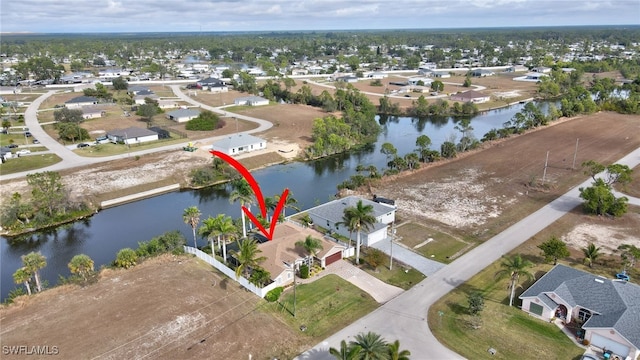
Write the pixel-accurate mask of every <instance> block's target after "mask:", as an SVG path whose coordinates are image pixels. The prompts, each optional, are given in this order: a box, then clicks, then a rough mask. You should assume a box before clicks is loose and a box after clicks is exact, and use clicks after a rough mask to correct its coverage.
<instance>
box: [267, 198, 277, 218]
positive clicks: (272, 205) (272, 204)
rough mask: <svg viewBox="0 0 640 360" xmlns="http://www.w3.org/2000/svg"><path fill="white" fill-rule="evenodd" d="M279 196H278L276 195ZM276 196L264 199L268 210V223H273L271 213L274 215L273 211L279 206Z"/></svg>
mask: <svg viewBox="0 0 640 360" xmlns="http://www.w3.org/2000/svg"><path fill="white" fill-rule="evenodd" d="M276 196H277V195H276ZM276 196H273V197H269V196H267V197H266V198H264V206H265V207H266V208H267V222H269V221H271V218H270V217H269V213H273V211H274V210H275V209H276V207H277V206H278V201H277V200H276Z"/></svg>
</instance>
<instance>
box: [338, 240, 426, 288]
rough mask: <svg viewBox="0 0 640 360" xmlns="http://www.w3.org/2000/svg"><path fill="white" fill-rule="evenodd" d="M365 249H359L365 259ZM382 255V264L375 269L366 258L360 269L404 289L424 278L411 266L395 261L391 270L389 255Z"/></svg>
mask: <svg viewBox="0 0 640 360" xmlns="http://www.w3.org/2000/svg"><path fill="white" fill-rule="evenodd" d="M367 250H368V249H367V248H365V247H363V248H362V249H361V252H362V253H361V254H360V258H361V259H365V256H366V252H367ZM383 256H384V260H383V261H382V264H381V265H380V266H378V267H377V268H376V269H373V268H372V267H371V266H369V265H368V264H367V263H366V260H365V264H364V265H362V267H361V269H362V270H364V271H366V272H367V273H369V274H371V275H373V276H374V277H376V278H378V279H380V280H382V281H384V282H386V283H387V284H390V285H393V286H397V287H399V288H402V289H405V290H408V289H410V288H411V287H412V286H414V285H415V284H417V283H419V282H420V281H422V280H424V278H425V276H424V274H422V273H421V272H419V271H418V270H415V269H413V268H407V267H404V266H401V264H399V263H397V262H396V261H394V263H393V266H392V268H393V270H389V264H390V262H389V256H388V255H387V254H383ZM350 260H352V261H353V262H354V263H355V258H351V259H350ZM405 271H406V272H405Z"/></svg>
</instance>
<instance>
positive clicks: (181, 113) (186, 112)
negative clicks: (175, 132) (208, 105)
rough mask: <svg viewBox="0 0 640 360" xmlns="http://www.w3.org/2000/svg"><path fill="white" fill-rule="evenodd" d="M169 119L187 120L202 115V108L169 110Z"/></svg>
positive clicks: (176, 120)
mask: <svg viewBox="0 0 640 360" xmlns="http://www.w3.org/2000/svg"><path fill="white" fill-rule="evenodd" d="M166 116H167V119H169V120H173V121H175V122H179V123H181V122H187V121H189V120H191V119H195V118H197V117H198V116H200V110H197V109H178V110H173V111H169V112H168V113H167V115H166Z"/></svg>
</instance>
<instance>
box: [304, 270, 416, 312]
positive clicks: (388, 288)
mask: <svg viewBox="0 0 640 360" xmlns="http://www.w3.org/2000/svg"><path fill="white" fill-rule="evenodd" d="M329 274H336V275H338V276H340V277H341V278H343V279H345V280H347V281H348V282H350V283H352V284H353V285H355V286H357V287H358V288H360V289H361V290H362V291H365V292H366V293H368V294H369V295H371V297H373V298H374V299H375V300H376V301H377V302H378V303H380V304H383V303H386V302H387V301H389V300H391V299H393V298H395V297H396V296H398V295H400V294H401V293H402V292H403V291H404V290H403V289H401V288H399V287H396V286H393V285H389V284H387V283H385V282H384V281H382V280H379V279H378V278H376V277H374V276H372V275H370V274H369V273H367V272H366V271H363V270H360V269H359V268H357V267H356V266H354V265H352V264H351V263H349V261H348V260H344V259H343V260H340V261H336V262H334V263H333V264H331V265H329V266H327V267H326V269H325V270H322V271H321V272H320V273H319V274H317V275H316V276H313V277H310V278H308V279H298V280H297V281H298V283H299V284H306V283H310V282H312V281H314V280H317V279H319V278H321V277H323V276H325V275H329Z"/></svg>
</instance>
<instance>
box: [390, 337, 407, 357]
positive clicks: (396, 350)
mask: <svg viewBox="0 0 640 360" xmlns="http://www.w3.org/2000/svg"><path fill="white" fill-rule="evenodd" d="M410 355H411V351H409V350H400V341H399V340H396V341H394V342H392V343H390V344H389V358H390V360H409V356H410Z"/></svg>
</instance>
